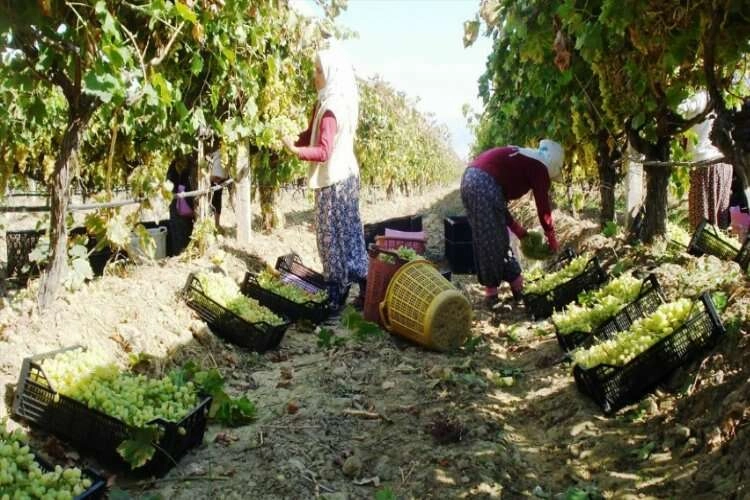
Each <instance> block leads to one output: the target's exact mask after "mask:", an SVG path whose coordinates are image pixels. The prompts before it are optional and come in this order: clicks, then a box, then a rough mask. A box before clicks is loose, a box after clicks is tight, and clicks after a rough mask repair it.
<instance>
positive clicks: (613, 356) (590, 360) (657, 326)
mask: <svg viewBox="0 0 750 500" xmlns="http://www.w3.org/2000/svg"><path fill="white" fill-rule="evenodd" d="M694 305H695V304H694V303H693V302H692V301H691V300H689V299H679V300H676V301H674V302H669V303H666V304H662V305H661V306H659V307H658V308H657V309H656V311H654V312H653V313H652V314H650V315H648V316H645V317H643V318H639V319H637V320H635V321H634V322H633V324H632V325H630V328H628V329H627V330H625V331H623V332H621V333H620V334H619V335H617V336H616V337H614V338H612V339H609V340H605V341H603V342H601V343H598V344H595V345H593V346H591V347H589V348H588V349H580V350H578V351H575V352H574V354H573V363H574V364H576V365H578V366H580V367H581V368H583V369H585V370H588V369H591V368H594V367H596V366H599V365H612V366H624V365H626V364H627V363H629V362H630V361H632V360H633V359H635V358H636V357H637V356H639V355H640V354H642V353H644V352H645V351H647V350H648V349H649V348H650V347H651V346H653V345H654V344H656V343H657V342H658V341H660V340H661V339H663V338H665V337H668V336H669V335H672V333H674V332H675V331H677V330H678V329H679V328H680V327H681V326H682V325H684V324H685V323H686V322H687V320H688V319H689V317H690V314H691V312H692V311H693V310H694Z"/></svg>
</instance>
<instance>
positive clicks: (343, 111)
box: [312, 46, 359, 144]
mask: <svg viewBox="0 0 750 500" xmlns="http://www.w3.org/2000/svg"><path fill="white" fill-rule="evenodd" d="M317 57H318V61H319V62H320V67H321V69H322V70H323V77H324V78H325V86H324V87H323V88H322V89H320V90H319V91H318V104H319V105H318V110H317V112H316V113H315V119H314V120H313V127H312V143H313V144H315V143H317V141H318V134H319V130H318V127H319V126H320V119H321V117H322V116H323V113H325V112H326V111H331V112H332V113H333V115H334V116H335V117H336V127H337V129H339V130H341V131H348V132H350V133H351V134H352V135H353V134H354V132H355V131H356V129H357V120H358V118H359V93H358V92H357V80H356V78H355V77H354V68H353V67H352V65H351V63H350V62H349V58H348V57H347V56H346V54H345V53H344V51H343V50H342V49H341V48H339V47H338V46H332V47H331V48H329V49H326V50H321V51H319V52H318V56H317Z"/></svg>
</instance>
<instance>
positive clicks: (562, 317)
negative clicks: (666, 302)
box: [552, 274, 641, 335]
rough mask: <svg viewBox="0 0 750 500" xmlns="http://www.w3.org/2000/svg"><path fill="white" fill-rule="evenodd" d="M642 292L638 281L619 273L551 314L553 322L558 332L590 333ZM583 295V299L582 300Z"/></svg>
mask: <svg viewBox="0 0 750 500" xmlns="http://www.w3.org/2000/svg"><path fill="white" fill-rule="evenodd" d="M640 291H641V281H640V280H638V279H636V278H634V277H632V276H630V275H627V274H625V275H622V276H620V277H618V278H616V279H614V280H612V281H610V282H609V283H607V284H606V285H605V286H603V287H602V288H600V289H599V290H596V291H594V292H590V293H588V294H587V293H582V294H580V295H579V300H578V302H579V303H580V305H579V304H575V303H573V304H568V305H567V306H566V307H565V309H563V310H562V311H559V312H555V313H553V314H552V323H554V325H555V327H557V331H558V332H559V333H560V334H561V335H568V334H570V333H573V332H585V333H591V332H593V331H594V330H595V329H597V328H598V327H599V326H601V325H602V324H604V323H605V322H606V321H607V320H608V319H610V318H611V317H613V316H614V315H615V314H617V313H618V312H620V311H621V310H622V309H623V308H624V307H625V306H626V305H628V304H629V303H630V302H632V301H634V300H635V299H636V298H637V297H638V294H639V293H640ZM582 296H585V297H586V300H585V302H584V300H582V299H581V297H582Z"/></svg>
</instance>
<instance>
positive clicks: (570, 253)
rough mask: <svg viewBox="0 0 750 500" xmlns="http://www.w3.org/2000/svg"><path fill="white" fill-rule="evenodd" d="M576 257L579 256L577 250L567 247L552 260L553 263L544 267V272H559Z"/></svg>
mask: <svg viewBox="0 0 750 500" xmlns="http://www.w3.org/2000/svg"><path fill="white" fill-rule="evenodd" d="M576 257H578V254H577V253H576V251H575V250H573V249H572V248H570V247H565V248H563V249H562V250H561V251H560V253H558V254H557V255H555V258H554V259H553V260H552V262H550V263H549V264H547V265H546V266H544V270H545V271H547V272H554V271H559V270H560V269H562V268H563V267H565V266H567V265H568V264H569V263H570V261H571V260H573V259H575V258H576Z"/></svg>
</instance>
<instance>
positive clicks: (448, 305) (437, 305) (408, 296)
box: [380, 260, 471, 351]
mask: <svg viewBox="0 0 750 500" xmlns="http://www.w3.org/2000/svg"><path fill="white" fill-rule="evenodd" d="M380 319H381V321H382V322H383V325H384V326H385V327H386V328H387V329H388V330H389V331H391V332H393V333H396V334H398V335H401V336H402V337H405V338H407V339H409V340H411V341H413V342H416V343H418V344H420V345H423V346H425V347H427V348H430V349H435V350H438V351H449V350H451V349H455V348H457V347H459V346H461V344H463V342H464V340H465V339H466V337H467V335H468V334H469V331H470V330H471V304H469V301H468V300H467V299H466V297H464V296H463V294H461V293H460V292H459V291H458V290H456V289H455V288H454V287H453V285H452V284H451V282H450V281H448V280H446V279H445V278H444V277H443V276H442V275H441V274H440V272H439V271H438V270H437V269H436V268H435V267H434V266H433V265H432V264H430V263H429V262H427V261H426V260H414V261H411V262H409V263H407V264H404V265H403V266H402V267H401V268H400V269H399V270H398V271H396V273H395V274H394V275H393V278H391V282H390V283H389V284H388V290H387V291H386V293H385V300H384V301H383V302H381V303H380Z"/></svg>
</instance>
